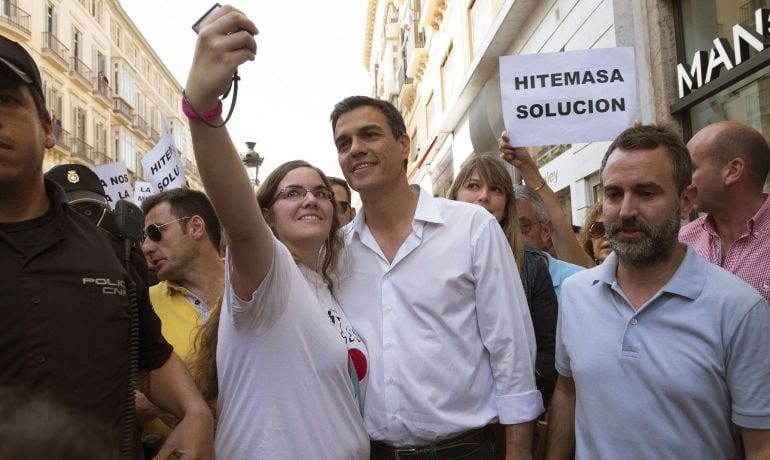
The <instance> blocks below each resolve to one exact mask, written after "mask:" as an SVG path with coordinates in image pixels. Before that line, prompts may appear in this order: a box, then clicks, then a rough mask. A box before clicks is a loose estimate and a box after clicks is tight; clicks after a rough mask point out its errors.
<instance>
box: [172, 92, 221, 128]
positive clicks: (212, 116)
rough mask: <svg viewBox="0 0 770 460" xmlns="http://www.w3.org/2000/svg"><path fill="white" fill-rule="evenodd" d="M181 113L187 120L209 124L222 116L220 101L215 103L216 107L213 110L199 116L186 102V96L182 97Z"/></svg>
mask: <svg viewBox="0 0 770 460" xmlns="http://www.w3.org/2000/svg"><path fill="white" fill-rule="evenodd" d="M182 113H184V114H185V115H186V116H187V118H189V119H190V120H195V121H197V120H201V119H202V120H204V121H209V122H210V121H213V120H216V119H217V118H219V117H220V116H222V101H217V107H216V108H215V109H213V110H209V111H208V112H203V113H201V114H199V113H198V112H196V111H195V109H193V108H192V106H190V104H189V103H188V102H187V96H186V95H183V96H182Z"/></svg>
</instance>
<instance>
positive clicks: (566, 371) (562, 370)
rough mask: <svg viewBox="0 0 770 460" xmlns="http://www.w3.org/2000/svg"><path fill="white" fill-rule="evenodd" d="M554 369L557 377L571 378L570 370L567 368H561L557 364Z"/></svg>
mask: <svg viewBox="0 0 770 460" xmlns="http://www.w3.org/2000/svg"><path fill="white" fill-rule="evenodd" d="M554 367H556V372H558V373H559V375H563V376H565V377H569V378H572V369H570V368H569V367H566V366H562V365H560V364H559V363H558V362H557V363H556V365H555V366H554Z"/></svg>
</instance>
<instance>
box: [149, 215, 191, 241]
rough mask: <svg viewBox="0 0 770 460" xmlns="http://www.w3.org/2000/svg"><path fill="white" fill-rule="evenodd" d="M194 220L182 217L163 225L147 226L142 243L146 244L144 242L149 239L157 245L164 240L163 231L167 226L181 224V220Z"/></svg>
mask: <svg viewBox="0 0 770 460" xmlns="http://www.w3.org/2000/svg"><path fill="white" fill-rule="evenodd" d="M187 219H192V217H180V218H179V219H174V220H170V221H168V222H166V223H163V224H150V225H148V226H147V228H145V229H144V233H143V234H142V243H144V240H146V239H147V238H149V239H151V240H152V241H155V242H156V243H157V242H158V241H160V240H161V238H163V229H164V228H166V226H167V225H171V224H173V223H174V222H179V221H180V220H187Z"/></svg>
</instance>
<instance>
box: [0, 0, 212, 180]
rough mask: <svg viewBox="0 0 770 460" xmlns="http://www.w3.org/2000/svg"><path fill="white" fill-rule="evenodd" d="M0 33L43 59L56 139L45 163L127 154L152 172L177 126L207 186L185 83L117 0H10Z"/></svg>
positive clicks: (193, 174)
mask: <svg viewBox="0 0 770 460" xmlns="http://www.w3.org/2000/svg"><path fill="white" fill-rule="evenodd" d="M0 33H2V34H3V35H4V36H6V37H8V38H10V39H12V40H14V41H17V42H19V43H21V44H22V46H24V47H25V48H26V49H27V51H29V53H30V54H31V55H32V57H33V58H34V59H35V61H36V62H37V64H38V66H39V68H40V74H41V78H42V81H43V90H44V93H45V99H46V105H47V107H48V110H49V112H50V114H51V117H52V120H53V124H54V136H55V137H56V145H55V147H54V148H52V149H50V150H49V151H48V152H47V154H46V158H45V162H44V165H43V169H44V170H48V169H49V168H50V167H52V166H54V165H57V164H61V163H81V164H84V165H86V166H97V165H101V164H106V163H112V162H116V161H118V162H124V163H125V165H126V167H127V168H128V171H129V175H130V176H131V179H132V181H133V180H145V177H144V171H143V170H142V165H141V163H140V159H141V157H142V156H143V155H144V154H145V153H147V152H148V151H149V150H150V149H152V148H153V147H154V146H155V144H156V143H157V142H158V140H159V139H160V136H161V132H162V130H163V129H164V128H163V121H162V120H163V119H165V120H166V122H167V124H168V129H170V130H171V131H172V132H173V135H174V141H175V145H176V147H177V149H178V150H179V153H180V155H181V157H182V160H183V162H184V164H185V176H186V178H187V180H188V184H189V185H190V186H191V187H194V188H202V187H201V182H200V176H199V174H198V172H197V167H196V166H195V162H194V157H193V152H192V143H191V141H190V134H189V127H188V125H187V119H186V117H184V115H183V114H182V112H181V109H180V98H181V94H182V87H181V85H180V84H179V83H178V82H177V81H176V79H175V78H174V77H173V75H172V74H171V72H170V71H169V70H168V69H167V68H166V66H165V65H164V64H163V62H162V61H161V59H160V58H159V57H158V56H157V54H155V52H154V51H153V49H152V47H150V45H149V43H147V41H146V40H145V38H144V37H143V36H142V34H141V32H140V31H139V30H138V29H137V28H136V26H135V25H134V23H133V22H132V21H131V19H130V18H129V17H128V15H127V14H126V12H125V11H124V10H123V8H122V7H121V6H120V3H119V2H118V1H117V0H3V1H0Z"/></svg>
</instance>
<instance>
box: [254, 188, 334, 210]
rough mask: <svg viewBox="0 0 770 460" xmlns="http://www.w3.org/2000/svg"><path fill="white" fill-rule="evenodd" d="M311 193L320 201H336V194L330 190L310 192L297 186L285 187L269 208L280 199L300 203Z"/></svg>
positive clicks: (320, 189)
mask: <svg viewBox="0 0 770 460" xmlns="http://www.w3.org/2000/svg"><path fill="white" fill-rule="evenodd" d="M308 192H309V193H312V194H313V196H314V197H316V198H317V199H319V200H326V201H331V200H333V199H334V192H332V191H331V190H329V189H328V188H317V189H313V190H308V189H306V188H304V187H299V186H297V185H290V186H288V187H284V188H282V189H280V190H278V193H277V194H276V195H275V198H273V201H272V202H271V203H270V206H269V207H272V206H273V205H274V204H275V202H276V201H278V200H279V199H280V198H283V199H284V200H289V201H299V200H302V199H304V198H305V195H307V194H308Z"/></svg>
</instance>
